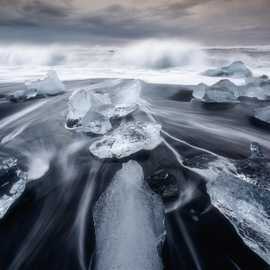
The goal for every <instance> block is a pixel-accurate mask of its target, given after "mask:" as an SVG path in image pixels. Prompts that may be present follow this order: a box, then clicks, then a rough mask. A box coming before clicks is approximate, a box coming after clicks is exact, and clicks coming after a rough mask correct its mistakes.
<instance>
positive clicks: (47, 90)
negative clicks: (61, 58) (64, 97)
mask: <svg viewBox="0 0 270 270" xmlns="http://www.w3.org/2000/svg"><path fill="white" fill-rule="evenodd" d="M25 85H26V87H27V89H28V91H37V94H38V95H40V96H51V95H57V94H60V93H63V92H65V85H64V84H63V83H62V82H61V81H60V80H59V78H58V76H57V73H56V72H55V71H54V70H50V71H49V72H48V73H47V76H46V77H45V78H44V79H39V80H37V81H27V82H26V83H25Z"/></svg>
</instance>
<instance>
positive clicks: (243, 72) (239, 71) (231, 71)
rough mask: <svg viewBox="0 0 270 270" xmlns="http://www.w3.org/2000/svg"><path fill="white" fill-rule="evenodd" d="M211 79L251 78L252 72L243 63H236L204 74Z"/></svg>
mask: <svg viewBox="0 0 270 270" xmlns="http://www.w3.org/2000/svg"><path fill="white" fill-rule="evenodd" d="M203 75H206V76H209V77H240V78H243V77H251V76H252V72H251V71H250V70H249V69H248V68H247V67H246V65H245V64H244V63H243V62H242V61H235V62H233V63H232V64H230V65H228V66H225V67H221V68H217V69H209V70H207V71H205V72H204V73H203Z"/></svg>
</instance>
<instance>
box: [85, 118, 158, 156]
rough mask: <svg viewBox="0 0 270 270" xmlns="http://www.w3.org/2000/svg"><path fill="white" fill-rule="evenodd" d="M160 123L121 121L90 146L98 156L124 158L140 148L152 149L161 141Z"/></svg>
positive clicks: (92, 151) (91, 150)
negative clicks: (116, 126)
mask: <svg viewBox="0 0 270 270" xmlns="http://www.w3.org/2000/svg"><path fill="white" fill-rule="evenodd" d="M160 131H161V125H159V124H155V123H152V122H140V121H131V122H122V123H121V124H120V126H119V127H118V128H116V129H115V130H113V131H112V132H111V133H109V134H106V135H104V136H103V137H102V138H101V139H99V140H97V141H95V142H94V143H93V144H92V145H91V146H90V148H89V149H90V152H91V153H92V154H93V155H95V156H97V157H98V158H124V157H127V156H129V155H131V154H134V153H136V152H138V151H141V150H152V149H154V148H156V147H157V146H158V145H159V144H160V143H161V141H162V139H161V136H160Z"/></svg>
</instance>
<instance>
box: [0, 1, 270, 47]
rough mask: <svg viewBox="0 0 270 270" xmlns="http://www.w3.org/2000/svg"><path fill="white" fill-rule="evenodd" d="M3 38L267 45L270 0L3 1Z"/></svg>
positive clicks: (0, 13)
mask: <svg viewBox="0 0 270 270" xmlns="http://www.w3.org/2000/svg"><path fill="white" fill-rule="evenodd" d="M0 5H1V9H0V35H1V41H2V42H30V43H61V42H70V43H107V42H108V43H122V42H126V41H130V40H137V39H143V38H152V37H154V38H163V37H166V38H168V37H169V38H184V39H190V40H194V41H199V42H200V43H204V44H224V45H226V44H239V45H245V44H269V43H270V29H269V25H270V16H269V14H270V2H269V0H258V1H253V0H245V1H244V0H171V1H165V0H155V1H153V0H152V1H149V0H136V1H131V0H125V1H124V0H115V1H108V0H98V1H97V0H94V1H89V0H59V1H50V0H0Z"/></svg>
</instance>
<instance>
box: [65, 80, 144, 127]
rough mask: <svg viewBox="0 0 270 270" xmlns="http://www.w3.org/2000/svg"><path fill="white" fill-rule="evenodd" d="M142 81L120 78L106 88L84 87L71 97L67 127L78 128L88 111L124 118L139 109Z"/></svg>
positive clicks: (109, 116) (108, 116)
mask: <svg viewBox="0 0 270 270" xmlns="http://www.w3.org/2000/svg"><path fill="white" fill-rule="evenodd" d="M140 93H141V82H140V81H139V80H125V81H123V80H120V81H118V83H117V84H112V86H111V87H110V88H108V86H107V87H105V88H104V89H102V88H101V89H95V90H93V89H87V90H86V89H82V90H77V91H75V92H74V93H73V94H72V95H71V96H70V98H69V102H68V114H67V125H66V126H67V127H68V128H78V127H80V126H81V124H82V120H83V118H84V117H85V116H86V114H87V112H88V111H90V110H91V111H95V112H97V113H99V114H101V115H103V116H104V117H105V118H108V119H116V118H123V117H125V116H127V115H129V114H131V113H133V112H134V111H135V110H137V109H138V106H139V103H140Z"/></svg>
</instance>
